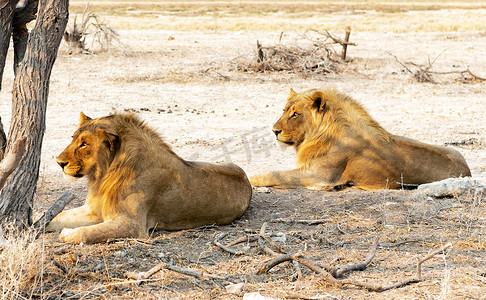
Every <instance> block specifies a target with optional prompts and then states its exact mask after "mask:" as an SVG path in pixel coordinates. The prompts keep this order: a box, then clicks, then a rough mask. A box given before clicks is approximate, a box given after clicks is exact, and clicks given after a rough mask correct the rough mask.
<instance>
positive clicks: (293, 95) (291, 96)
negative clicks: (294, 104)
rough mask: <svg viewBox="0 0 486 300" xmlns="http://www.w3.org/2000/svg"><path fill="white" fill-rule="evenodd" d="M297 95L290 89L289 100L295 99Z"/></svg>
mask: <svg viewBox="0 0 486 300" xmlns="http://www.w3.org/2000/svg"><path fill="white" fill-rule="evenodd" d="M296 95H297V93H296V92H295V91H294V89H290V93H289V100H290V99H292V98H294V97H295V96H296Z"/></svg>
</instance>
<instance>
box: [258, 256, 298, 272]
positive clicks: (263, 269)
mask: <svg viewBox="0 0 486 300" xmlns="http://www.w3.org/2000/svg"><path fill="white" fill-rule="evenodd" d="M300 255H302V252H300V251H298V252H297V253H291V254H283V255H280V256H278V257H276V258H274V259H272V260H270V261H268V262H266V263H265V264H264V265H263V267H261V268H260V270H258V271H257V272H256V274H257V275H261V274H263V273H266V272H268V271H270V270H271V269H272V268H273V267H275V266H276V265H279V264H281V263H283V262H286V261H290V260H296V259H297V257H298V256H300Z"/></svg>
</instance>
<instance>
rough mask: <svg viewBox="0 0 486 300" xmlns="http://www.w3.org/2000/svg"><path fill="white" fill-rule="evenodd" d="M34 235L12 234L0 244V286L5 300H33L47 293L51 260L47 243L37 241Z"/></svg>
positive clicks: (27, 233)
mask: <svg viewBox="0 0 486 300" xmlns="http://www.w3.org/2000/svg"><path fill="white" fill-rule="evenodd" d="M34 237H35V233H34V232H24V233H22V234H20V235H19V234H16V233H14V232H12V231H10V232H9V233H8V234H7V235H6V236H5V237H3V238H1V237H0V238H1V240H0V270H1V272H0V285H1V286H2V295H3V296H2V299H20V298H31V297H33V296H34V293H41V294H42V292H43V288H44V286H43V285H44V283H43V278H44V276H46V273H47V272H46V268H47V261H48V258H47V256H48V255H49V254H48V253H47V252H46V251H45V248H44V247H45V246H44V243H43V240H40V241H34Z"/></svg>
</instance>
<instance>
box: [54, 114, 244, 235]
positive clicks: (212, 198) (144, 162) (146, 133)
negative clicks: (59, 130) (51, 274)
mask: <svg viewBox="0 0 486 300" xmlns="http://www.w3.org/2000/svg"><path fill="white" fill-rule="evenodd" d="M57 162H58V164H59V165H60V166H61V168H62V169H63V171H64V173H65V174H67V175H69V176H72V177H76V178H79V177H86V178H87V179H88V187H89V191H88V196H87V198H86V201H85V204H84V205H83V206H81V207H77V208H74V209H71V210H67V211H64V212H62V213H61V214H59V215H58V216H56V217H55V218H54V219H53V220H52V222H51V223H50V224H49V225H48V226H47V230H48V231H59V230H62V231H61V234H60V237H61V240H63V241H65V242H75V243H96V242H103V241H106V240H108V239H112V238H123V237H145V236H146V235H147V232H148V230H149V229H150V228H156V229H163V230H179V229H187V228H195V227H199V226H204V225H212V224H228V223H230V222H232V221H233V220H234V219H236V218H238V217H240V216H241V215H242V214H243V213H244V212H245V211H246V209H247V208H248V205H249V202H250V199H251V194H252V191H251V185H250V184H249V182H248V179H247V177H246V174H245V173H244V171H243V170H242V169H241V168H239V167H238V166H236V165H234V164H210V163H204V162H191V161H185V160H184V159H182V158H181V157H179V156H178V155H177V154H175V153H174V152H173V151H172V149H171V148H170V146H169V145H168V144H166V143H165V142H164V141H163V140H162V138H160V136H159V135H158V134H157V133H156V132H155V131H154V130H152V129H151V128H150V127H148V126H147V125H146V124H144V123H143V122H142V121H141V120H140V119H139V118H137V117H136V116H135V115H133V114H114V115H110V116H107V117H102V118H98V119H91V118H89V117H87V116H85V115H84V114H83V113H81V120H80V125H79V128H78V130H77V131H76V132H75V133H74V135H73V140H72V142H71V143H70V145H69V146H68V147H67V148H66V149H65V150H64V151H63V152H62V153H61V154H60V155H59V156H58V158H57Z"/></svg>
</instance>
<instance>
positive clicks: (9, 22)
mask: <svg viewBox="0 0 486 300" xmlns="http://www.w3.org/2000/svg"><path fill="white" fill-rule="evenodd" d="M16 2H17V1H16V0H1V2H0V90H1V89H2V77H3V69H4V68H5V60H6V59H7V51H8V47H9V46H10V37H11V36H12V31H13V16H14V9H15V3H16Z"/></svg>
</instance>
